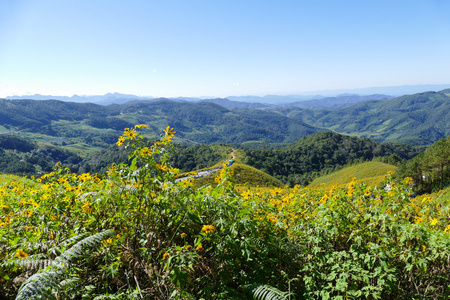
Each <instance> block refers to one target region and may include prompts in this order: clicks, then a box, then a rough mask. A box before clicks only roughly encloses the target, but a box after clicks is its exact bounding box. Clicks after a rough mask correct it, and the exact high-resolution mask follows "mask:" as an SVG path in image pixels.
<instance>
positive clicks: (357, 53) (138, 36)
mask: <svg viewBox="0 0 450 300" xmlns="http://www.w3.org/2000/svg"><path fill="white" fill-rule="evenodd" d="M449 12H450V1H448V0H422V1H420V0H407V1H401V0H328V1H325V0H297V1H294V0H292V1H284V0H277V1H275V0H270V1H265V0H257V1H253V0H239V1H235V0H227V1H222V0H179V1H172V0H160V1H151V0H126V1H125V0H0V97H5V96H9V95H26V94H36V93H39V94H45V95H67V96H72V95H73V94H78V95H100V94H105V93H109V92H119V93H127V94H135V95H139V96H154V97H177V96H186V97H200V96H214V97H225V96H234V95H236V96H237V95H259V96H262V95H266V94H292V93H297V92H305V91H315V90H325V89H354V88H364V87H373V86H396V85H414V84H449V83H450V17H449Z"/></svg>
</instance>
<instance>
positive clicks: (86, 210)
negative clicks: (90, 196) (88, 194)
mask: <svg viewBox="0 0 450 300" xmlns="http://www.w3.org/2000/svg"><path fill="white" fill-rule="evenodd" d="M81 208H82V209H83V212H84V213H88V212H91V211H92V207H90V206H89V202H87V201H86V202H85V203H84V204H83V206H82V207H81Z"/></svg>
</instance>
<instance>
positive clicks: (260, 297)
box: [247, 284, 290, 300]
mask: <svg viewBox="0 0 450 300" xmlns="http://www.w3.org/2000/svg"><path fill="white" fill-rule="evenodd" d="M247 288H249V289H250V292H251V294H252V295H253V299H255V300H287V299H289V295H290V294H289V292H282V291H280V290H279V289H277V288H275V287H273V286H271V285H268V284H254V285H250V286H248V287H247Z"/></svg>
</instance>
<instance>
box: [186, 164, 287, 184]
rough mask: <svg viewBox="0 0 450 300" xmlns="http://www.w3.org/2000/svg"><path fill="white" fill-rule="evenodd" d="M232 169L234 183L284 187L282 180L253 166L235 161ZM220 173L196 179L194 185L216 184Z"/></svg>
mask: <svg viewBox="0 0 450 300" xmlns="http://www.w3.org/2000/svg"><path fill="white" fill-rule="evenodd" d="M230 169H231V172H232V174H233V183H234V184H235V185H236V186H254V187H257V186H260V187H283V183H282V182H281V181H279V180H278V179H276V178H274V177H272V176H270V175H267V174H266V173H264V172H261V171H259V170H258V169H255V168H253V167H250V166H247V165H244V164H239V163H234V164H233V165H232V166H231V168H230ZM218 174H220V171H218V173H213V174H211V175H208V176H206V177H202V178H198V179H195V180H194V181H193V182H192V185H193V187H194V188H200V187H202V186H205V185H211V186H216V185H217V184H218V182H217V180H216V178H217V176H218Z"/></svg>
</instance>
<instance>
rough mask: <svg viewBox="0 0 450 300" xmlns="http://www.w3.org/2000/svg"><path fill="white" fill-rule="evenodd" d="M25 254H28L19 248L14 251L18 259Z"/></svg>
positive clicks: (24, 256)
mask: <svg viewBox="0 0 450 300" xmlns="http://www.w3.org/2000/svg"><path fill="white" fill-rule="evenodd" d="M27 256H28V254H26V253H25V252H24V251H23V250H22V249H19V250H17V252H16V257H17V258H19V259H21V258H26V257H27Z"/></svg>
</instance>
